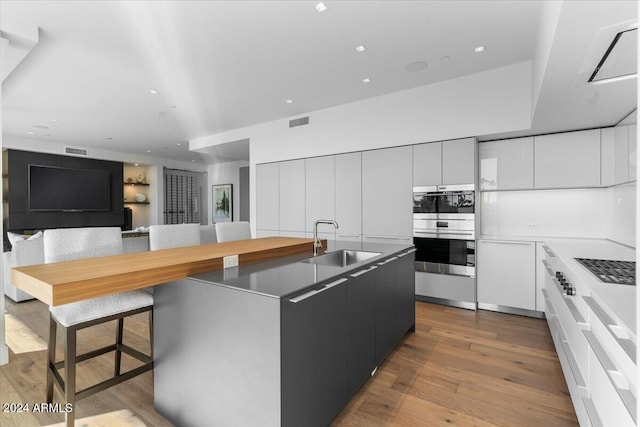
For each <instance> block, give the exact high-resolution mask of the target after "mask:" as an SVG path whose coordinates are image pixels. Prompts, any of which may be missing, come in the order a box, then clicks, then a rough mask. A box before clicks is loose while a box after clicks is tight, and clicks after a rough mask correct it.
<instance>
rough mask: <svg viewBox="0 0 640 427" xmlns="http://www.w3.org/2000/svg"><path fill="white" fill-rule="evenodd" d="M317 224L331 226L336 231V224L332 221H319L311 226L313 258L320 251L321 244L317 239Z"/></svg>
mask: <svg viewBox="0 0 640 427" xmlns="http://www.w3.org/2000/svg"><path fill="white" fill-rule="evenodd" d="M318 224H329V225H333V226H334V227H335V228H336V229H338V223H337V222H336V221H334V220H332V219H319V220H317V221H316V222H315V224H314V225H313V256H316V255H318V250H320V249H322V242H321V241H320V239H319V238H318Z"/></svg>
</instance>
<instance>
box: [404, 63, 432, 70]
mask: <svg viewBox="0 0 640 427" xmlns="http://www.w3.org/2000/svg"><path fill="white" fill-rule="evenodd" d="M426 68H427V63H426V62H424V61H414V62H412V63H410V64H408V65H407V66H406V69H407V71H412V72H416V71H422V70H424V69H426Z"/></svg>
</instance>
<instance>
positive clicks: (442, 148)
mask: <svg viewBox="0 0 640 427" xmlns="http://www.w3.org/2000/svg"><path fill="white" fill-rule="evenodd" d="M475 176H476V140H475V138H464V139H454V140H450V141H438V142H429V143H426V144H418V145H414V146H413V185H415V186H428V185H455V184H473V183H474V182H475Z"/></svg>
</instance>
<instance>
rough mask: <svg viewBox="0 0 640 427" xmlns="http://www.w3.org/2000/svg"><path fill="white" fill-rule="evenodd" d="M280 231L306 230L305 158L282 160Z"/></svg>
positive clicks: (280, 171)
mask: <svg viewBox="0 0 640 427" xmlns="http://www.w3.org/2000/svg"><path fill="white" fill-rule="evenodd" d="M278 165H279V168H280V169H279V174H280V186H279V187H280V231H302V232H304V221H305V215H304V208H305V185H304V182H305V173H304V169H305V168H304V159H300V160H290V161H286V162H280V163H279V164H278Z"/></svg>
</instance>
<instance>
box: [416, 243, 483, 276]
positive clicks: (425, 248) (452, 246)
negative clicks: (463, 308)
mask: <svg viewBox="0 0 640 427" xmlns="http://www.w3.org/2000/svg"><path fill="white" fill-rule="evenodd" d="M413 244H414V245H415V247H416V252H415V256H416V258H415V267H416V271H422V272H426V273H439V274H451V275H456V276H467V277H475V275H476V242H475V240H461V239H442V238H431V237H414V238H413Z"/></svg>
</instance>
